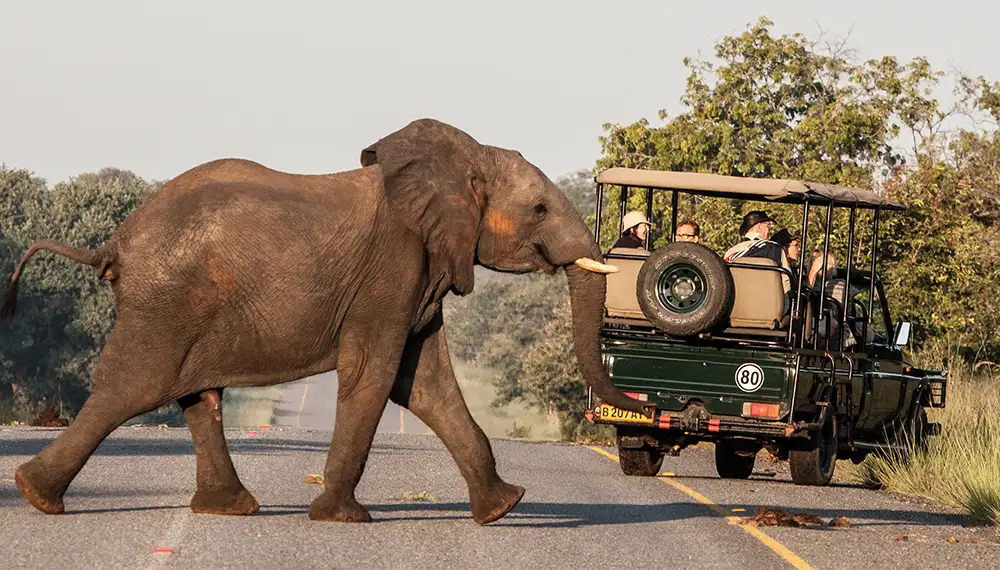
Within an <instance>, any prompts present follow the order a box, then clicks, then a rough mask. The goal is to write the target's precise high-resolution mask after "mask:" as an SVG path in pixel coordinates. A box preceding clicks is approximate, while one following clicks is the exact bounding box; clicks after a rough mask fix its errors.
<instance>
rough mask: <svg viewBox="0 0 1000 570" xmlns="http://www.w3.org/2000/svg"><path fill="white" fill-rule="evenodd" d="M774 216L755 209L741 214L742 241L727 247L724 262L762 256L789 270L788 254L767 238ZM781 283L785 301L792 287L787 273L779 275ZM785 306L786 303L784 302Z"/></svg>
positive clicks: (790, 268)
mask: <svg viewBox="0 0 1000 570" xmlns="http://www.w3.org/2000/svg"><path fill="white" fill-rule="evenodd" d="M773 224H774V218H772V217H770V216H768V215H767V214H766V213H764V212H762V211H760V210H755V211H753V212H750V213H748V214H747V215H745V216H743V223H742V224H740V235H742V236H743V241H741V242H740V243H738V244H736V245H734V246H733V247H731V248H729V251H727V252H726V254H725V255H724V256H723V259H725V260H726V262H727V263H728V262H730V261H732V260H734V259H738V258H740V257H763V258H766V259H770V260H771V261H773V262H774V263H775V264H777V266H778V267H784V268H785V269H787V270H789V271H791V270H792V267H791V265H789V263H788V256H787V255H785V250H784V248H782V247H781V245H779V244H778V243H776V242H774V241H773V240H770V239H768V235H769V234H770V232H771V226H772V225H773ZM781 285H782V287H783V288H784V290H785V297H786V301H787V300H788V299H787V297H788V294H789V292H790V291H791V289H792V282H791V280H790V279H789V278H788V276H787V275H785V274H782V275H781ZM785 306H786V308H787V307H788V303H787V302H786V303H785Z"/></svg>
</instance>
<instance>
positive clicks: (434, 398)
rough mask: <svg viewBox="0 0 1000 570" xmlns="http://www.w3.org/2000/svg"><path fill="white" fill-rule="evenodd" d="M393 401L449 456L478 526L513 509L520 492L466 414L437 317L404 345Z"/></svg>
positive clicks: (442, 330)
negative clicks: (465, 487)
mask: <svg viewBox="0 0 1000 570" xmlns="http://www.w3.org/2000/svg"><path fill="white" fill-rule="evenodd" d="M392 399H393V401H394V402H396V403H397V404H399V405H401V406H404V407H407V408H409V410H410V411H412V412H413V413H414V415H416V416H417V417H418V418H419V419H420V420H421V421H422V422H424V423H425V424H427V427H429V428H431V429H432V430H434V433H436V434H437V436H438V437H440V438H441V441H442V442H443V443H444V445H445V447H447V448H448V451H449V452H451V455H452V457H453V458H454V459H455V463H457V464H458V469H459V471H460V472H461V473H462V476H463V477H464V478H465V481H466V483H467V484H468V486H469V498H470V501H471V503H472V518H473V519H474V520H475V521H476V522H477V523H479V524H487V523H490V522H493V521H495V520H497V519H499V518H500V517H502V516H504V515H506V514H507V513H508V512H510V510H511V509H513V508H514V507H515V506H516V505H517V503H518V502H519V501H520V500H521V497H523V496H524V488H523V487H520V486H517V485H511V484H509V483H507V482H505V481H504V480H503V479H501V478H500V475H499V474H498V473H497V470H496V460H495V459H494V457H493V450H492V449H491V447H490V442H489V439H487V438H486V434H484V433H483V430H482V429H480V427H479V425H478V424H477V423H476V421H475V420H474V419H473V417H472V414H470V413H469V409H468V407H467V406H466V405H465V399H464V398H463V397H462V392H461V390H460V389H459V387H458V382H457V380H456V379H455V371H454V369H452V366H451V358H450V357H449V355H448V346H447V343H446V341H445V335H444V325H443V322H442V317H441V315H440V313H439V314H438V316H437V317H435V320H434V321H432V322H431V323H430V324H429V325H428V326H427V328H426V329H425V332H424V333H422V334H421V335H420V336H419V337H414V338H413V339H411V340H410V342H409V343H408V344H407V346H406V352H405V353H404V356H403V362H402V365H401V366H400V371H399V375H398V377H397V379H396V384H395V386H394V387H393V391H392Z"/></svg>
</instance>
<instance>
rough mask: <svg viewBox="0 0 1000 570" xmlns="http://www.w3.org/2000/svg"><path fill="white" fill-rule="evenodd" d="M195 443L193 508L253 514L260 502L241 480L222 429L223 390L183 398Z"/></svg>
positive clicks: (182, 403) (181, 404) (179, 400)
mask: <svg viewBox="0 0 1000 570" xmlns="http://www.w3.org/2000/svg"><path fill="white" fill-rule="evenodd" d="M177 403H178V404H180V406H181V408H182V409H183V410H184V419H185V420H187V424H188V429H189V430H191V440H192V441H193V442H194V453H195V466H196V471H197V485H198V488H197V491H196V492H195V494H194V497H193V498H192V499H191V510H192V511H194V512H196V513H203V514H214V515H252V514H253V513H256V512H257V511H258V510H260V505H258V504H257V501H256V499H254V498H253V495H251V494H250V493H249V492H248V491H247V490H246V489H245V488H244V487H243V483H241V482H240V478H239V476H238V475H237V474H236V468H235V467H233V460H232V458H231V457H230V455H229V448H228V447H227V445H226V436H225V434H223V432H222V390H221V389H220V390H206V391H204V392H201V393H200V394H191V395H189V396H184V397H183V398H179V399H178V400H177Z"/></svg>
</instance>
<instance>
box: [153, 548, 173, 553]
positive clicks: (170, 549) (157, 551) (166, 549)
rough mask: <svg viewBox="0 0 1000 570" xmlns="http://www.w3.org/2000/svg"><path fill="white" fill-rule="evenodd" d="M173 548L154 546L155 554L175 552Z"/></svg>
mask: <svg viewBox="0 0 1000 570" xmlns="http://www.w3.org/2000/svg"><path fill="white" fill-rule="evenodd" d="M173 553H174V549H173V548H154V549H153V554H173Z"/></svg>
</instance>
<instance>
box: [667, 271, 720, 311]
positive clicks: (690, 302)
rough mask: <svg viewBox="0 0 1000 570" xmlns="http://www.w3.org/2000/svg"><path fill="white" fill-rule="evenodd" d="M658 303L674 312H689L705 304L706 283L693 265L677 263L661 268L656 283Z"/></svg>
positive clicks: (702, 275) (706, 294) (702, 274)
mask: <svg viewBox="0 0 1000 570" xmlns="http://www.w3.org/2000/svg"><path fill="white" fill-rule="evenodd" d="M656 296H657V298H658V299H659V301H660V303H661V304H662V305H663V306H664V307H665V308H666V309H667V310H669V311H672V312H674V313H690V312H692V311H696V310H698V308H699V307H701V306H702V305H704V304H705V298H706V297H707V296H708V284H707V283H706V281H705V274H704V273H702V272H701V270H700V269H698V268H697V267H695V266H694V265H691V264H688V263H678V264H675V265H671V266H670V267H668V268H666V269H665V270H663V273H661V274H660V278H659V280H658V281H657V283H656Z"/></svg>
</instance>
